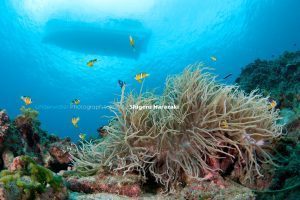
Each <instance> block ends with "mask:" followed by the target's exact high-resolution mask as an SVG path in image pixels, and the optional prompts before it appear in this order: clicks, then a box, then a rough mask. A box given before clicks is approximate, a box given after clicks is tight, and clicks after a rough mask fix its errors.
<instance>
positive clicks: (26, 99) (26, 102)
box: [21, 96, 32, 105]
mask: <svg viewBox="0 0 300 200" xmlns="http://www.w3.org/2000/svg"><path fill="white" fill-rule="evenodd" d="M21 99H22V101H24V103H25V104H26V105H30V104H32V101H31V98H30V97H27V96H21Z"/></svg>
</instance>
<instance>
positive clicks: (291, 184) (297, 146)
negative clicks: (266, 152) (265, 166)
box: [258, 134, 300, 200]
mask: <svg viewBox="0 0 300 200" xmlns="http://www.w3.org/2000/svg"><path fill="white" fill-rule="evenodd" d="M299 136H300V134H299V135H298V138H295V137H292V138H287V137H285V138H282V139H281V140H280V141H279V142H278V144H277V145H276V147H275V149H276V154H275V156H274V157H275V160H276V162H277V164H278V166H277V167H276V168H275V173H274V177H273V179H272V183H271V184H270V187H269V188H268V190H265V191H259V192H258V199H279V200H280V199H287V200H288V199H291V200H292V199H297V198H296V197H299V196H300V190H299V188H300V171H299V169H300V143H299V139H300V137H299Z"/></svg>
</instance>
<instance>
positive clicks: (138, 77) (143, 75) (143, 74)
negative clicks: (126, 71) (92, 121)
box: [134, 73, 150, 83]
mask: <svg viewBox="0 0 300 200" xmlns="http://www.w3.org/2000/svg"><path fill="white" fill-rule="evenodd" d="M148 76H150V74H147V73H140V74H137V75H135V77H134V79H135V80H137V81H138V82H139V83H141V82H142V79H144V78H146V77H148Z"/></svg>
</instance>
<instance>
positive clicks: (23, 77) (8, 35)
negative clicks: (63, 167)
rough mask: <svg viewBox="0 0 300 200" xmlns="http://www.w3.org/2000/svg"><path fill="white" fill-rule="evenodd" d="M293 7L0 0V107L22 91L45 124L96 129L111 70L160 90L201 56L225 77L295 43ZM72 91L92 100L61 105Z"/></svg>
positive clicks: (278, 0)
mask: <svg viewBox="0 0 300 200" xmlns="http://www.w3.org/2000/svg"><path fill="white" fill-rule="evenodd" d="M299 8H300V1H298V0H234V1H232V0H201V1H200V0H185V1H182V0H127V1H122V0H110V1H108V0H85V1H84V0H74V1H68V0H2V1H1V3H0V16H1V17H0V80H1V91H0V108H5V109H6V110H7V112H8V114H9V115H10V117H11V118H13V117H14V116H16V115H17V114H19V112H20V111H19V109H20V107H21V106H22V105H23V102H22V101H21V100H20V96H22V95H25V96H30V97H31V98H32V101H33V104H32V105H30V107H32V108H35V109H37V110H38V111H39V112H40V116H39V119H40V121H41V122H42V127H43V129H45V130H47V131H48V132H50V133H54V134H57V135H59V136H63V137H65V136H69V137H71V138H73V139H74V140H76V139H78V134H79V133H86V134H87V135H96V134H97V133H96V130H97V128H98V127H100V126H102V125H105V124H106V123H107V121H108V119H107V118H105V117H104V116H110V115H112V113H110V112H109V111H108V110H107V109H104V108H102V109H95V107H96V106H98V107H97V108H99V106H107V105H110V104H111V103H112V102H113V101H114V100H115V99H117V98H119V95H120V87H119V86H118V83H117V81H118V80H119V79H120V80H123V81H125V82H126V83H127V89H128V90H135V91H139V89H140V84H139V83H137V82H136V81H135V80H134V78H133V77H134V76H135V74H137V73H140V72H147V73H149V74H150V77H149V78H147V79H146V81H145V83H144V89H154V88H156V89H157V92H158V93H159V92H161V91H162V89H163V87H164V81H165V78H166V77H167V76H168V75H172V74H176V73H180V72H181V71H182V70H183V69H184V67H185V66H186V65H188V64H191V63H195V62H200V61H203V62H205V63H206V64H207V65H209V66H211V67H213V68H215V71H214V73H215V74H217V75H219V76H220V77H224V76H226V75H227V74H229V73H232V74H233V76H231V77H230V78H229V79H227V80H226V82H225V83H227V84H230V83H233V82H234V79H235V78H236V77H237V76H238V75H239V73H240V70H241V67H243V66H245V65H246V64H248V63H250V62H252V61H253V60H254V59H256V58H262V59H272V58H273V57H276V56H278V55H279V54H281V53H282V52H283V51H287V50H288V51H294V50H298V49H299V46H300V25H299V21H300V12H299ZM129 35H132V36H133V37H134V38H135V40H136V50H133V49H132V48H131V47H130V45H129V39H128V37H129ZM211 56H216V57H217V59H218V60H217V62H212V61H211V60H210V57H211ZM94 58H97V59H98V60H99V62H97V63H96V64H95V66H94V67H91V68H90V67H87V65H86V63H87V61H89V60H91V59H94ZM75 98H77V99H80V100H81V105H82V106H83V105H86V106H94V107H93V108H92V109H88V107H86V109H81V110H75V109H70V102H71V101H72V100H73V99H75ZM73 116H79V117H80V119H81V120H80V122H79V128H78V129H76V128H74V127H73V125H72V124H71V118H72V117H73Z"/></svg>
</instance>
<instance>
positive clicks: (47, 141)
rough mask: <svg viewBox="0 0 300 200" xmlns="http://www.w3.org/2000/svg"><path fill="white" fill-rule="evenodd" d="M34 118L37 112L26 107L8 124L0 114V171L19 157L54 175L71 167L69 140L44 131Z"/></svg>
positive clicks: (4, 116)
mask: <svg viewBox="0 0 300 200" xmlns="http://www.w3.org/2000/svg"><path fill="white" fill-rule="evenodd" d="M37 117H38V112H37V111H35V110H33V109H31V108H25V107H22V108H21V114H20V115H19V116H17V117H16V119H15V120H9V118H8V116H7V114H6V113H5V111H4V110H2V111H0V154H1V158H0V160H1V162H0V163H1V166H0V169H5V168H7V167H8V166H9V164H10V163H11V161H12V159H13V158H14V157H17V156H20V155H29V156H30V157H32V158H33V159H34V160H35V161H36V162H37V163H39V164H41V165H43V166H45V167H48V168H50V169H52V170H53V171H55V172H58V171H60V170H66V169H67V168H68V166H69V165H70V164H71V157H70V154H69V153H68V149H69V148H71V145H72V144H71V140H70V139H68V138H67V139H60V138H59V137H57V136H54V135H49V134H48V133H47V132H45V131H43V130H42V129H41V128H40V122H39V120H38V118H37Z"/></svg>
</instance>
